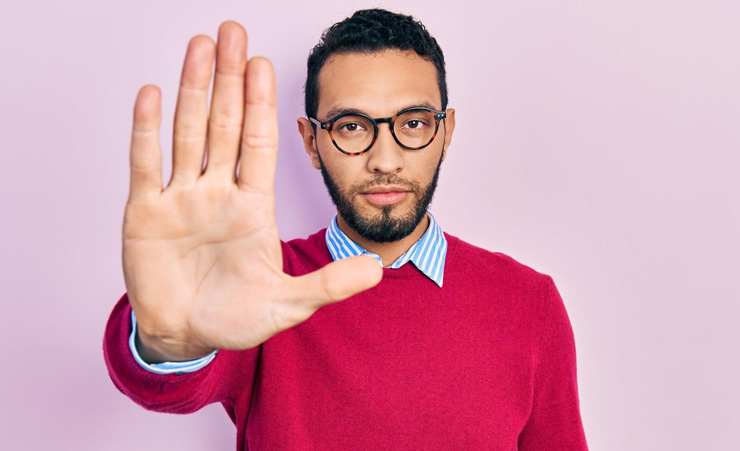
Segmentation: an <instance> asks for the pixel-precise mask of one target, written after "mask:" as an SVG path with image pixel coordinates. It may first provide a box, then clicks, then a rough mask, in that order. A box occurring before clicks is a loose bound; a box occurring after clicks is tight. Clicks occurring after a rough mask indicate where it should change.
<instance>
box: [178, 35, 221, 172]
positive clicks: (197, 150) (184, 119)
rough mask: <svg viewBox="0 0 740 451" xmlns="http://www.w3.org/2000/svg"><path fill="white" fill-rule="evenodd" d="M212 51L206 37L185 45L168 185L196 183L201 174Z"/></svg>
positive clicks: (212, 48)
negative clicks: (186, 47)
mask: <svg viewBox="0 0 740 451" xmlns="http://www.w3.org/2000/svg"><path fill="white" fill-rule="evenodd" d="M215 52H216V51H215V44H214V42H213V40H212V39H211V38H209V37H208V36H202V35H201V36H195V37H194V38H193V39H191V40H190V44H189V45H188V51H187V54H186V55H185V62H184V63H183V66H182V77H181V79H180V91H179V93H178V95H177V107H176V110H175V126H174V136H173V148H174V149H173V152H172V159H173V161H172V180H171V181H170V183H173V182H186V183H187V182H192V181H195V179H197V178H198V177H199V176H200V174H201V172H202V171H203V155H204V153H205V145H206V129H207V123H208V87H209V85H210V82H211V73H212V72H213V69H212V66H213V57H214V55H215Z"/></svg>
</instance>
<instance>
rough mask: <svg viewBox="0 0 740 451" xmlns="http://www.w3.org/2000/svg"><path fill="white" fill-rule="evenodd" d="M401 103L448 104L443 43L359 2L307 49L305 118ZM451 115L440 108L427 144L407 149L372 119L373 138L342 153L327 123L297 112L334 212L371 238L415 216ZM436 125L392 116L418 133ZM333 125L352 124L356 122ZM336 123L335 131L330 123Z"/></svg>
mask: <svg viewBox="0 0 740 451" xmlns="http://www.w3.org/2000/svg"><path fill="white" fill-rule="evenodd" d="M408 107H427V108H429V109H433V110H436V111H445V109H446V107H447V85H446V81H445V68H444V57H443V55H442V50H441V49H440V47H439V45H438V44H437V42H436V40H435V39H434V38H433V37H431V36H430V35H429V33H428V32H427V31H426V29H425V28H424V26H423V25H422V24H421V23H420V22H417V21H415V20H414V19H413V18H412V17H410V16H404V15H400V14H395V13H391V12H388V11H384V10H378V9H374V10H363V11H358V12H356V13H355V14H353V15H352V16H351V17H349V18H347V19H345V20H344V21H342V22H339V23H337V24H335V25H333V26H332V27H331V28H329V29H327V30H326V31H325V32H324V34H323V36H322V39H321V42H320V43H319V44H318V45H317V46H316V47H314V49H313V50H312V52H311V54H310V56H309V58H308V77H307V81H306V114H307V116H308V117H309V118H315V119H316V120H318V122H324V121H328V120H330V119H333V118H335V117H337V116H338V115H339V114H341V113H345V112H356V113H362V114H365V115H367V116H369V117H371V118H376V119H377V118H386V117H393V116H395V115H396V114H397V113H399V112H400V111H402V110H404V109H406V108H408ZM412 119H416V117H414V118H412ZM454 124H455V118H454V110H448V111H447V117H446V119H442V120H441V121H438V127H439V128H438V133H436V135H430V136H433V138H430V139H432V141H431V142H430V143H429V145H428V146H426V147H424V148H422V149H418V150H407V149H404V148H403V147H401V145H399V144H400V142H399V141H397V140H396V139H394V136H393V135H392V134H391V132H390V130H389V126H390V124H386V123H382V122H380V123H378V124H377V129H378V133H377V136H376V141H375V142H374V143H373V144H372V147H371V148H370V149H369V150H368V151H367V152H366V153H362V154H360V155H356V156H350V155H346V154H344V153H342V152H341V151H340V150H338V149H337V148H336V147H335V144H334V143H333V142H332V138H331V137H330V135H329V133H328V130H326V129H322V128H320V127H316V126H315V125H314V123H312V122H310V121H309V120H307V119H305V118H300V119H299V120H298V125H299V131H300V132H301V134H302V136H303V140H304V145H305V148H306V151H307V152H308V154H309V155H310V156H311V160H312V163H313V165H314V167H316V168H317V169H321V172H322V175H323V178H324V182H325V184H326V186H327V189H328V190H329V194H330V195H331V197H332V200H333V202H334V204H335V205H336V206H337V210H338V212H339V216H340V218H341V220H343V221H344V222H345V223H346V224H347V225H348V226H349V227H351V228H352V229H353V230H354V231H355V232H357V233H358V234H359V235H360V236H362V237H364V238H365V239H368V240H370V241H374V242H391V241H397V240H400V239H402V238H404V237H405V236H407V235H409V234H410V233H412V232H413V231H414V230H415V229H416V228H417V227H418V226H419V224H420V221H421V220H422V219H423V218H424V215H425V213H426V209H427V207H428V206H429V203H430V202H431V200H432V197H433V194H434V190H435V188H436V184H437V178H438V176H439V169H440V165H441V163H442V161H443V160H444V157H445V147H446V146H447V145H449V142H450V140H451V137H452V132H453V130H454ZM436 125H437V124H435V123H434V120H432V121H421V122H420V121H416V120H414V121H409V120H403V121H402V120H399V121H397V123H396V127H395V129H396V131H397V132H400V131H401V130H402V129H403V130H407V131H410V132H413V133H417V132H418V130H420V129H422V128H428V129H429V130H430V131H431V130H432V129H436ZM335 127H344V129H343V130H344V131H345V132H347V131H349V130H350V129H349V128H346V127H350V128H351V131H352V132H355V131H356V130H357V127H358V125H356V124H354V125H352V124H350V125H341V124H335ZM404 127H406V128H404ZM334 133H335V134H336V133H339V132H338V131H337V130H336V128H335V130H334ZM369 133H372V130H370V131H369ZM398 136H399V133H396V137H398ZM335 137H336V136H335ZM379 192H380V193H379ZM394 193H395V194H394Z"/></svg>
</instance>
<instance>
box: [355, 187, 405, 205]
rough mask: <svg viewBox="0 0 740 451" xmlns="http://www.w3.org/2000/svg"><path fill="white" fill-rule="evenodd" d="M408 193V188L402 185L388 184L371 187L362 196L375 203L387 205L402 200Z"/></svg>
mask: <svg viewBox="0 0 740 451" xmlns="http://www.w3.org/2000/svg"><path fill="white" fill-rule="evenodd" d="M408 193H409V191H408V190H406V189H404V188H401V187H397V186H386V187H373V188H370V189H368V190H367V191H365V192H363V193H362V196H363V197H364V198H365V199H366V200H367V201H368V202H370V203H371V204H373V205H376V206H380V207H385V206H388V205H394V204H397V203H399V202H401V201H402V200H403V199H405V198H406V195H407V194H408Z"/></svg>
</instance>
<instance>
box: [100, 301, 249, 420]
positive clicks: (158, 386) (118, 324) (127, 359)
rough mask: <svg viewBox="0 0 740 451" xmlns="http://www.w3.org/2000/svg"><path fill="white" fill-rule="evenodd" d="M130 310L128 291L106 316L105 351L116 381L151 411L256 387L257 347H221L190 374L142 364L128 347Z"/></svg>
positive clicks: (190, 406) (185, 409)
mask: <svg viewBox="0 0 740 451" xmlns="http://www.w3.org/2000/svg"><path fill="white" fill-rule="evenodd" d="M131 312H132V310H131V306H130V305H129V303H128V296H127V295H123V297H122V298H121V299H120V300H119V301H118V303H117V304H116V306H115V307H114V309H113V312H112V313H111V315H110V318H109V319H108V323H107V325H106V329H105V338H104V342H103V354H104V356H105V363H106V366H107V367H108V373H109V375H110V378H111V380H112V381H113V383H114V385H115V386H116V387H117V388H118V390H119V391H121V393H123V394H125V395H126V396H128V397H129V398H131V399H132V400H133V401H134V402H136V403H137V404H139V405H141V406H142V407H144V408H146V409H148V410H154V411H158V412H167V413H180V414H184V413H191V412H195V411H197V410H199V409H200V408H202V407H203V406H205V405H207V404H210V403H213V402H223V401H226V400H227V399H230V398H234V397H236V396H237V395H238V393H240V392H242V391H244V390H249V391H251V390H252V383H253V381H254V375H255V368H256V366H257V357H258V355H259V347H256V348H253V349H247V350H244V351H238V352H233V351H219V353H218V355H214V357H213V359H211V361H210V363H208V364H207V365H205V366H204V367H203V368H201V369H199V370H198V371H195V372H191V373H187V374H181V375H178V374H157V373H153V372H151V371H149V370H147V369H145V368H143V367H142V366H141V365H140V364H139V363H137V362H136V360H135V359H134V356H133V354H132V353H131V348H130V347H129V340H130V336H131Z"/></svg>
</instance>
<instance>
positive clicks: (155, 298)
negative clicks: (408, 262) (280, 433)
mask: <svg viewBox="0 0 740 451" xmlns="http://www.w3.org/2000/svg"><path fill="white" fill-rule="evenodd" d="M214 57H215V59H216V64H215V72H216V74H215V79H214V86H213V96H212V101H211V105H210V111H209V110H208V91H209V86H210V80H211V76H212V71H213V60H214ZM160 104H161V95H160V91H159V89H158V88H157V87H156V86H151V85H149V86H145V87H143V88H142V89H141V90H140V91H139V95H138V97H137V99H136V105H135V107H134V126H133V133H132V140H131V189H130V195H129V199H128V202H127V204H126V210H125V217H124V224H123V270H124V278H125V281H126V288H127V291H128V298H129V302H130V303H131V305H132V307H133V309H134V311H135V312H136V316H137V322H138V325H139V329H138V331H139V337H138V338H139V340H140V342H139V345H140V346H141V348H142V349H140V351H141V354H142V357H144V358H145V360H149V361H164V360H169V361H177V360H189V359H192V358H196V357H201V356H203V355H206V354H208V353H209V352H211V351H212V350H213V349H218V348H221V349H247V348H251V347H254V346H257V345H259V344H260V343H262V342H264V341H265V340H267V339H268V338H270V337H271V336H273V335H275V334H276V333H278V332H280V331H282V330H285V329H287V328H289V327H292V326H294V325H296V324H298V323H300V322H302V321H304V320H306V319H307V318H309V317H310V316H311V315H312V314H313V313H314V312H315V311H316V310H317V309H318V308H320V307H321V306H323V305H326V304H329V303H332V302H337V301H340V300H343V299H346V298H347V297H349V296H352V295H353V294H355V293H358V292H360V291H362V290H365V289H368V288H370V287H372V286H374V285H376V284H377V283H378V282H379V281H380V278H381V275H382V271H381V269H380V267H379V265H378V264H377V262H376V261H375V260H374V259H372V258H369V257H356V258H353V259H346V260H342V261H338V262H334V263H331V264H329V265H327V266H326V267H324V268H322V269H320V270H319V271H316V272H314V273H311V274H308V275H306V276H302V277H291V276H289V275H286V274H284V273H283V271H282V268H283V265H282V252H281V245H280V238H279V234H278V230H277V226H276V222H275V214H274V204H275V202H274V189H273V188H274V179H275V165H276V161H277V148H278V130H277V106H276V89H275V76H274V72H273V69H272V65H271V63H270V62H269V61H268V60H266V59H264V58H252V59H251V60H247V39H246V32H245V31H244V29H243V28H242V27H241V26H240V25H239V24H237V23H235V22H225V23H223V24H222V25H221V27H220V29H219V35H218V43H217V44H216V43H214V42H213V41H212V40H211V39H210V38H209V37H207V36H196V37H194V38H193V39H191V41H190V44H189V46H188V51H187V55H186V57H185V63H184V65H183V71H182V79H181V83H180V90H179V95H178V101H177V109H176V113H175V125H174V140H173V169H172V178H171V180H170V182H169V184H168V186H167V187H166V188H164V189H163V188H162V175H161V173H162V169H161V168H162V152H161V150H160V146H159V133H158V130H159V126H160V122H161V112H160V111H161V107H160ZM204 158H205V159H206V165H205V169H204V168H203V162H204Z"/></svg>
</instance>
